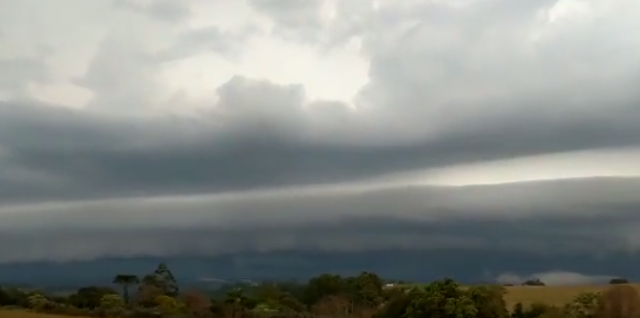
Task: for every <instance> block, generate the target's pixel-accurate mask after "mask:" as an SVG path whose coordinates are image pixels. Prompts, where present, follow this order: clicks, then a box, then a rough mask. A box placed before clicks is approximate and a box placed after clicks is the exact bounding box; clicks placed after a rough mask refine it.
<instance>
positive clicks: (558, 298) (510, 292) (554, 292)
mask: <svg viewBox="0 0 640 318" xmlns="http://www.w3.org/2000/svg"><path fill="white" fill-rule="evenodd" d="M630 285H631V286H633V287H634V288H635V289H636V290H638V291H640V284H630ZM611 286H612V285H586V286H585V285H582V286H509V287H506V289H507V294H506V295H505V297H504V298H505V301H506V302H507V305H508V306H509V307H508V308H512V307H513V305H515V304H516V303H519V302H520V303H522V304H523V305H524V306H528V305H531V304H532V303H536V302H538V303H545V304H549V305H556V306H562V305H564V304H566V303H568V302H570V301H571V300H573V299H574V298H575V297H576V296H577V295H578V294H581V293H584V292H590V291H603V290H605V289H607V288H608V287H611Z"/></svg>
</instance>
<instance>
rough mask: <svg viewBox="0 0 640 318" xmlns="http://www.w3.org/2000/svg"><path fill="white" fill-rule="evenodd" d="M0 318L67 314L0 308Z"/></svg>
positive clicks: (49, 317) (42, 317) (39, 317)
mask: <svg viewBox="0 0 640 318" xmlns="http://www.w3.org/2000/svg"><path fill="white" fill-rule="evenodd" d="M0 318H69V316H60V315H49V314H39V313H34V312H29V311H25V310H2V309H0Z"/></svg>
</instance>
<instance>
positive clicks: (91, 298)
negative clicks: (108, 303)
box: [69, 286, 118, 308]
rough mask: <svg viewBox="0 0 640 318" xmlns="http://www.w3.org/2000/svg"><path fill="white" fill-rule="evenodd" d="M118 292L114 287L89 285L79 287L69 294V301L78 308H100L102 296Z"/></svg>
mask: <svg viewBox="0 0 640 318" xmlns="http://www.w3.org/2000/svg"><path fill="white" fill-rule="evenodd" d="M109 294H118V293H117V292H116V291H115V290H114V289H113V288H110V287H100V286H88V287H82V288H80V289H78V291H77V292H76V293H75V294H72V295H70V296H69V303H70V304H71V305H73V306H76V307H78V308H98V307H100V299H102V296H104V295H109Z"/></svg>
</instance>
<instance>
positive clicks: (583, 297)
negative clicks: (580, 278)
mask: <svg viewBox="0 0 640 318" xmlns="http://www.w3.org/2000/svg"><path fill="white" fill-rule="evenodd" d="M601 302H602V294H601V293H599V292H585V293H582V294H580V295H578V296H576V298H574V299H573V301H571V302H569V303H568V304H566V305H565V306H564V316H565V317H567V318H595V317H596V315H597V311H598V306H599V304H600V303H601Z"/></svg>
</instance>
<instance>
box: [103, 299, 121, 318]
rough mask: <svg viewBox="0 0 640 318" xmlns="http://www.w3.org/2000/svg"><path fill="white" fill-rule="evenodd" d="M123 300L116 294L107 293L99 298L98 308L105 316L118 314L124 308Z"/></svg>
mask: <svg viewBox="0 0 640 318" xmlns="http://www.w3.org/2000/svg"><path fill="white" fill-rule="evenodd" d="M124 305H125V301H124V299H123V298H122V297H121V296H120V295H118V294H108V295H104V296H102V298H100V307H99V308H100V310H101V311H102V312H103V314H104V315H105V316H112V315H115V316H119V314H120V313H121V311H122V309H123V308H124Z"/></svg>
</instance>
